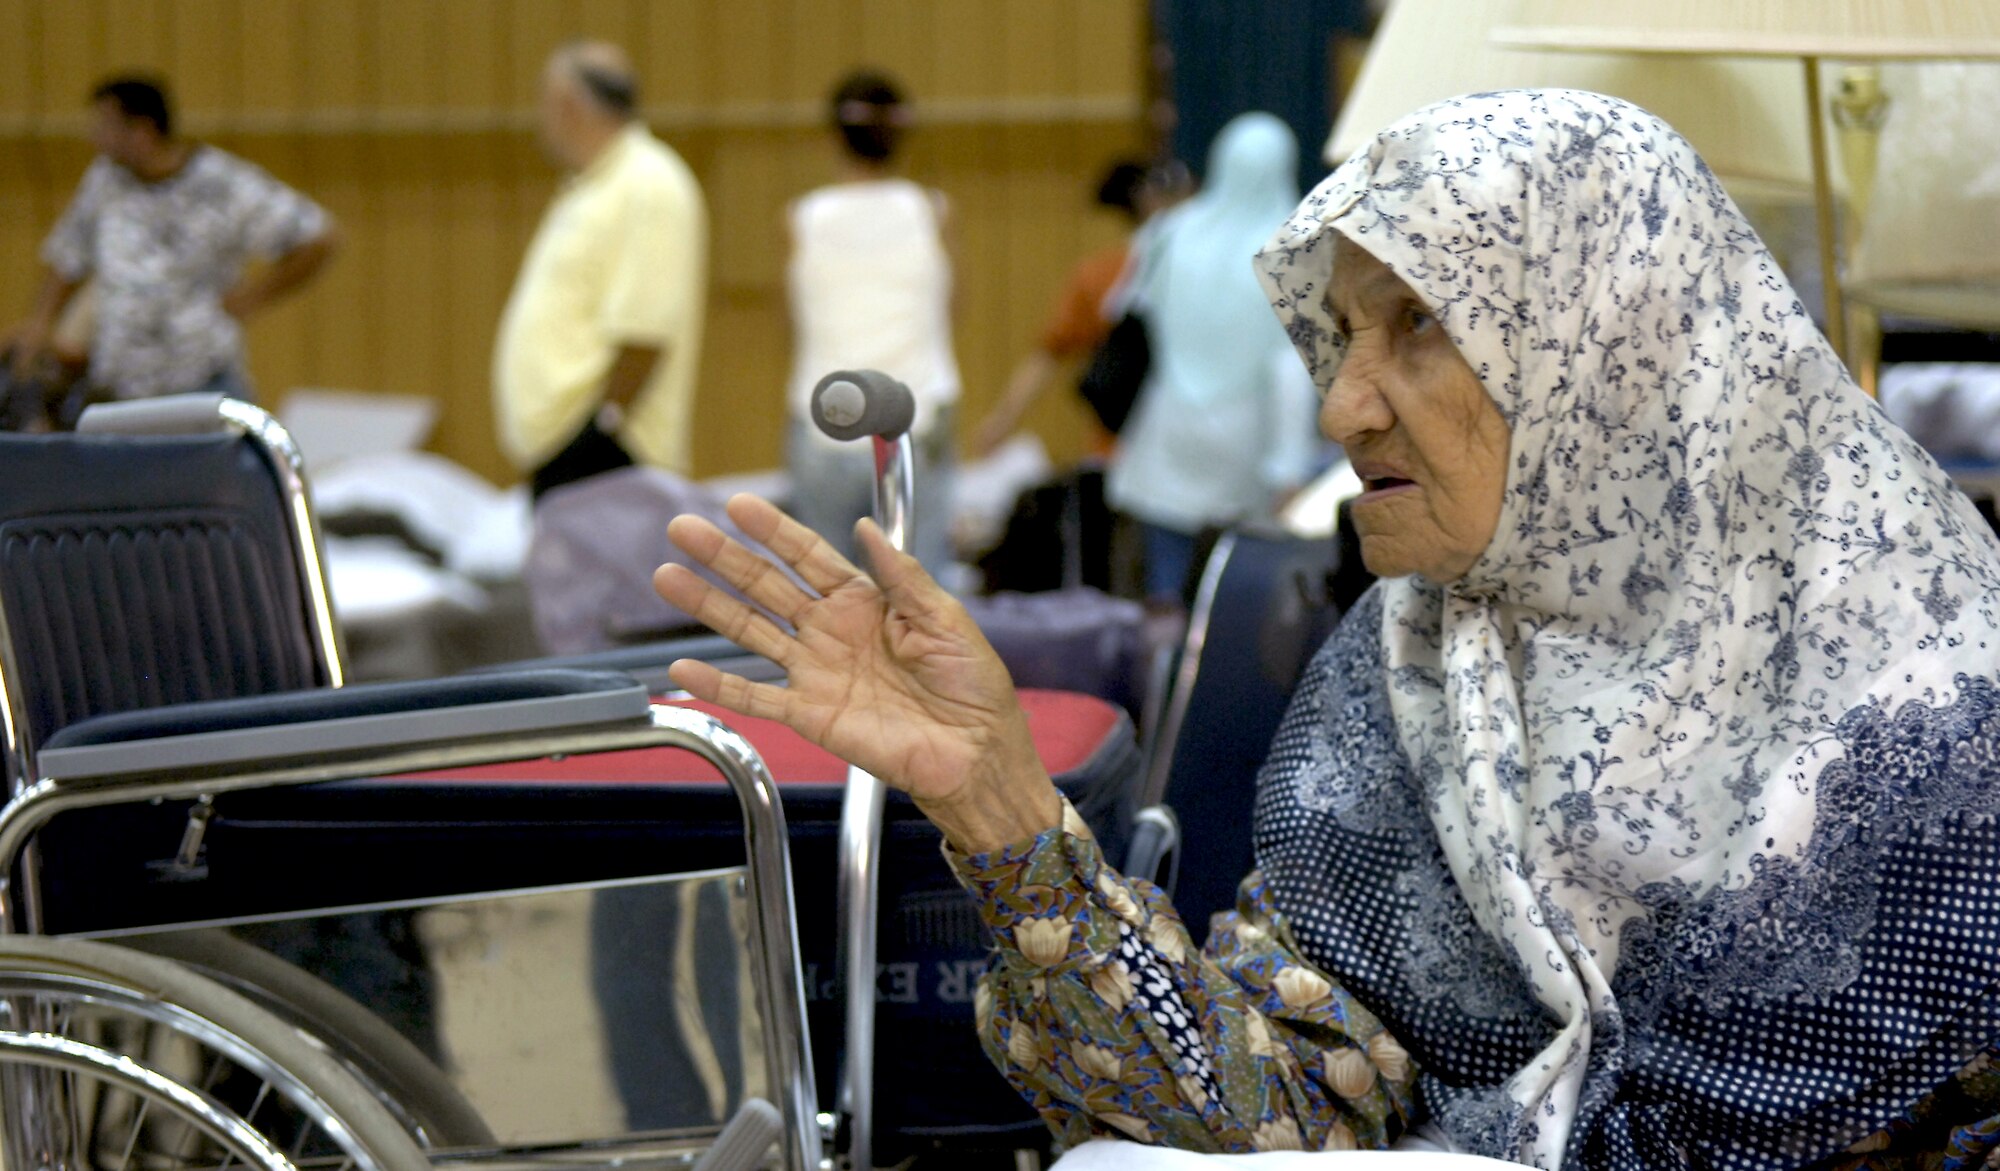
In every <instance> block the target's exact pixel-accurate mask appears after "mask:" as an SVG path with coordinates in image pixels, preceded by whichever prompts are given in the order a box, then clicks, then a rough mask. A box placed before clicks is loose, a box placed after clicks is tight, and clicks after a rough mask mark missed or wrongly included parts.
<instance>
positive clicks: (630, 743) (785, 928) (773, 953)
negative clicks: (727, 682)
mask: <svg viewBox="0 0 2000 1171" xmlns="http://www.w3.org/2000/svg"><path fill="white" fill-rule="evenodd" d="M657 747H668V748H679V749H684V750H686V751H689V752H693V753H695V754H696V755H697V756H700V757H701V758H702V759H704V760H706V761H708V762H709V763H710V764H712V765H714V766H715V768H716V769H717V771H719V772H721V773H722V775H723V778H724V779H725V780H726V781H727V782H728V784H729V787H730V789H731V791H732V792H734V793H735V794H736V797H737V800H738V802H739V803H740V804H741V805H742V808H743V841H744V849H745V852H746V854H747V855H748V861H749V872H750V887H751V899H750V904H751V908H752V913H751V916H750V939H749V946H750V947H752V948H753V949H754V950H755V951H756V953H757V961H756V962H757V963H758V965H759V967H760V969H761V973H760V974H761V979H760V980H759V981H758V989H757V996H758V1010H759V1012H760V1013H761V1014H762V1017H763V1020H764V1022H765V1028H764V1030H763V1037H764V1050H765V1052H764V1058H765V1062H766V1066H767V1068H768V1069H769V1070H770V1075H771V1079H772V1086H773V1089H774V1092H776V1093H777V1096H778V1097H779V1099H780V1101H779V1110H780V1112H781V1113H782V1114H783V1116H784V1120H785V1165H786V1166H787V1167H789V1168H791V1169H792V1171H814V1169H816V1168H818V1167H819V1166H820V1163H821V1159H822V1149H821V1148H822V1141H823V1140H822V1134H821V1127H820V1123H819V1120H818V1114H817V1111H818V1104H817V1096H816V1090H815V1086H814V1082H813V1070H812V1041H811V1038H810V1037H809V1036H808V1034H807V1032H806V1016H805V983H804V980H803V978H802V975H801V969H800V966H799V958H798V950H797V919H796V915H795V913H794V910H793V906H792V884H791V858H790V855H789V853H788V851H787V849H786V842H787V838H786V833H785V814H784V809H783V807H782V806H781V805H780V804H779V802H778V792H777V786H776V784H775V783H774V782H773V781H772V779H771V774H770V772H769V771H768V770H767V769H766V768H765V767H764V762H763V760H762V759H761V758H759V757H758V756H757V753H756V750H755V749H754V748H752V747H751V746H750V742H749V741H748V740H745V739H744V738H743V737H742V736H740V735H739V734H737V733H736V732H735V731H733V730H731V729H730V728H729V727H727V726H726V725H724V724H723V723H722V722H721V721H719V720H717V719H715V718H713V717H711V716H707V715H704V714H702V713H700V712H696V711H690V710H688V709H684V708H675V707H668V706H665V705H660V704H655V705H653V706H652V708H651V710H650V713H649V715H648V717H647V718H646V719H645V720H644V721H643V722H623V721H621V722H619V723H614V724H607V725H600V726H598V727H595V728H581V729H570V730H557V731H543V732H533V733H527V734H512V735H503V736H492V737H486V738H482V739H480V740H476V741H470V742H457V743H443V744H420V745H415V746H411V747H400V748H394V749H391V750H388V751H380V750H376V751H369V750H357V751H355V752H353V753H349V754H341V755H340V756H338V757H335V758H331V759H329V758H325V757H322V758H321V759H318V760H315V761H312V762H310V763H273V764H272V765H270V766H268V767H263V768H258V769H256V770H254V771H246V772H236V773H232V772H228V771H225V770H193V771H189V770H177V771H175V772H173V773H161V774H144V773H140V774H126V775H123V776H120V777H119V778H117V779H116V780H100V779H94V778H88V777H81V778H77V777H72V778H64V779H62V780H55V779H50V778H42V779H40V780H38V781H36V782H35V783H34V784H33V785H30V786H28V787H27V788H26V789H25V790H24V791H23V792H21V793H20V794H19V795H17V796H16V797H14V799H13V800H11V801H9V802H8V803H7V804H6V806H5V807H4V808H0V933H13V932H16V931H18V930H19V928H18V926H17V924H18V922H19V920H20V919H21V916H20V915H19V914H18V908H17V907H16V905H15V903H16V901H17V900H16V898H15V891H14V889H13V888H14V877H13V876H14V874H15V866H16V864H17V863H19V862H20V861H21V855H22V852H23V847H24V846H25V845H26V844H27V842H28V841H29V840H30V839H31V838H32V837H33V836H34V834H35V833H36V831H38V830H39V829H41V828H42V827H43V826H44V825H46V824H47V823H48V822H49V820H50V819H51V818H53V817H55V816H56V815H57V814H60V813H64V812H67V811H69V810H73V809H88V808H96V807H101V806H106V805H117V804H125V803H128V802H140V801H154V800H177V799H184V798H191V797H199V796H202V795H215V794H220V793H230V792H237V791H241V790H245V789H260V788H273V787H280V786H291V785H309V784H314V783H317V782H321V781H336V780H348V779H352V778H355V777H364V776H377V775H393V774H401V773H414V772H427V771H433V770H438V769H452V768H466V767H471V766H474V765H482V764H495V763H499V762H502V761H509V760H527V759H535V758H539V757H548V756H561V755H572V754H574V755H581V754H585V753H597V752H616V751H621V750H626V749H634V748H657ZM870 986H871V988H872V986H873V985H872V981H871V984H870ZM786 1038H792V1041H791V1042H790V1043H788V1042H787V1040H786Z"/></svg>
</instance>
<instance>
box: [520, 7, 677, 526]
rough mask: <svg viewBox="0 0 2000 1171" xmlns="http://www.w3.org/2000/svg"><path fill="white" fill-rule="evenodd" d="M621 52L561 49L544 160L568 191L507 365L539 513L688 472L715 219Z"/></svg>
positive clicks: (527, 287) (553, 210) (551, 79)
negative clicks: (566, 501) (555, 496)
mask: <svg viewBox="0 0 2000 1171" xmlns="http://www.w3.org/2000/svg"><path fill="white" fill-rule="evenodd" d="M637 110H638V83H637V81H636V79H635V78H634V76H633V73H632V67H631V64H630V62H629V61H628V60H627V59H626V57H625V54H624V53H623V52H622V51H620V50H619V49H618V48H617V47H616V46H614V45H608V44H603V43H579V44H572V45H566V46H564V47H563V48H561V49H558V50H557V51H556V53H555V55H554V56H552V57H551V58H550V59H549V64H548V68H547V70H546V71H545V72H544V74H543V79H542V102H541V119H542V145H543V148H544V149H545V150H546V151H547V153H548V155H549V157H550V159H551V160H552V161H554V162H555V163H556V164H557V165H558V166H560V167H562V168H563V169H564V170H565V171H567V172H569V177H568V179H567V180H566V181H565V182H564V184H563V187H562V189H561V190H560V191H558V192H557V194H556V197H555V199H554V201H553V202H551V203H550V205H549V209H548V211H547V212H546V213H545V214H544V215H543V217H542V223H541V227H540V228H538V229H537V230H536V232H535V239H534V242H533V243H531V244H530V245H529V246H528V254H527V257H526V258H525V259H524V260H523V261H522V264H521V272H520V275H519V276H518V277H516V278H515V282H514V292H513V295H512V296H510V297H509V298H508V301H507V309H506V311H505V313H504V314H502V316H501V319H500V334H499V337H498V339H497V340H496V342H495V345H494V352H493V397H494V414H495V417H496V418H497V420H498V423H499V431H500V445H501V447H502V448H503V449H504V450H505V451H506V453H507V456H508V458H509V459H511V460H513V461H514V463H515V465H516V466H517V467H519V468H520V469H521V470H522V471H523V472H526V473H528V475H529V479H530V485H531V488H532V490H533V492H534V494H535V496H536V497H537V498H539V497H540V496H541V495H542V494H543V493H545V492H548V491H549V490H551V489H553V488H556V487H559V486H561V485H563V484H567V483H572V482H574V481H576V480H581V479H586V478H588V477H590V476H594V475H597V474H598V473H600V472H608V471H611V470H613V469H615V468H620V467H625V466H627V465H629V464H632V463H634V462H639V463H645V464H650V465H653V466H656V467H663V468H668V469H671V470H673V471H677V472H681V473H683V474H685V473H686V472H688V470H689V455H688V427H689V419H690V415H691V413H692V410H693V406H694V382H695V373H696V370H697V368H698V367H699V365H700V360H701V328H702V313H703V300H704V293H705V286H706V282H707V274H708V213H707V210H706V208H705V207H704V205H703V202H702V195H701V187H700V185H699V184H698V183H696V182H695V178H694V173H693V172H692V171H690V170H689V169H688V166H687V164H686V163H685V162H683V161H682V160H681V157H680V156H679V155H677V154H675V153H674V151H673V150H672V149H671V148H670V147H668V146H667V145H666V144H665V143H662V142H661V141H660V140H658V139H656V138H654V137H653V136H652V134H651V133H650V132H648V131H647V129H646V127H645V125H644V124H643V123H641V122H640V121H639V119H638V116H637Z"/></svg>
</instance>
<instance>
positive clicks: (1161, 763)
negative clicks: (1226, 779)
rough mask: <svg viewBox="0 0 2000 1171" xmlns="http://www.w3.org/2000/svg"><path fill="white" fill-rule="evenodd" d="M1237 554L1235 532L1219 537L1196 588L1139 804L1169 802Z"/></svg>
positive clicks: (1148, 753)
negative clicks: (1178, 752) (1205, 653)
mask: <svg viewBox="0 0 2000 1171" xmlns="http://www.w3.org/2000/svg"><path fill="white" fill-rule="evenodd" d="M1235 552H1236V532H1235V530H1233V529H1232V530H1229V531H1227V532H1224V533H1223V534H1222V535H1221V536H1220V537H1218V538H1216V542H1215V547H1214V548H1213V549H1211V550H1209V554H1208V561H1207V562H1206V563H1204V564H1203V566H1202V570H1201V584H1200V585H1198V586H1196V587H1195V591H1194V608H1193V609H1191V610H1190V611H1189V612H1188V624H1187V634H1186V635H1185V636H1184V637H1183V639H1182V642H1181V658H1180V662H1179V663H1178V664H1177V665H1176V666H1175V668H1174V674H1173V681H1172V683H1171V685H1170V686H1169V687H1168V689H1167V708H1166V711H1165V712H1163V713H1161V716H1160V723H1159V726H1158V727H1157V728H1155V729H1153V735H1152V739H1151V741H1150V742H1149V743H1148V744H1147V745H1146V776H1145V781H1144V784H1143V785H1142V786H1141V788H1140V790H1139V804H1141V805H1147V806H1150V805H1158V804H1161V803H1162V802H1164V801H1165V800H1166V799H1167V781H1168V780H1169V779H1170V778H1171V777H1172V776H1173V769H1174V746H1175V744H1176V742H1178V741H1179V740H1180V738H1181V726H1182V725H1183V724H1185V723H1187V711H1188V699H1189V697H1190V696H1192V695H1193V694H1194V681H1195V677H1196V676H1198V675H1200V674H1201V652H1202V648H1203V647H1204V646H1206V645H1207V642H1208V624H1209V621H1210V619H1211V618H1212V617H1213V615H1214V614H1215V595H1216V594H1217V593H1219V592H1221V590H1222V575H1223V573H1224V572H1226V571H1227V570H1228V568H1229V558H1230V556H1231V555H1232V554H1234V553H1235Z"/></svg>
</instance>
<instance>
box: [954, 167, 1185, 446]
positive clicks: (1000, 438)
mask: <svg viewBox="0 0 2000 1171" xmlns="http://www.w3.org/2000/svg"><path fill="white" fill-rule="evenodd" d="M1175 173H1179V172H1175ZM1165 174H1166V172H1164V171H1163V173H1162V175H1161V176H1157V177H1156V176H1155V175H1153V174H1150V173H1149V172H1148V171H1147V169H1146V167H1145V166H1143V165H1142V164H1140V163H1136V162H1133V161H1131V160H1129V159H1126V160H1121V161H1119V162H1116V163H1113V164H1112V165H1111V168H1110V169H1109V170H1107V171H1106V172H1105V173H1104V177H1103V178H1102V179H1101V180H1099V181H1098V185H1097V203H1098V204H1099V206H1102V207H1107V208H1111V209H1113V210H1115V211H1118V212H1122V213H1123V214H1124V216H1125V218H1126V220H1127V222H1128V224H1129V225H1130V226H1131V227H1133V228H1137V227H1139V226H1140V225H1142V224H1144V223H1145V222H1146V220H1147V219H1148V218H1150V217H1151V216H1152V214H1153V213H1154V212H1155V211H1157V210H1159V208H1160V207H1161V206H1163V205H1164V203H1165V202H1169V201H1171V200H1172V199H1173V198H1174V197H1175V196H1176V195H1177V194H1178V192H1177V191H1176V190H1175V189H1174V188H1173V187H1172V186H1170V185H1169V184H1168V183H1166V182H1163V181H1161V180H1162V179H1163V178H1164V176H1165ZM1130 257H1131V242H1130V241H1129V240H1121V241H1119V242H1118V243H1116V244H1109V245H1106V246H1105V247H1102V248H1099V249H1097V250H1096V251H1095V252H1092V253H1090V254H1089V255H1087V256H1085V257H1084V258H1083V259H1081V260H1079V261H1077V262H1076V265H1075V267H1073V268H1071V269H1070V270H1069V276H1068V278H1067V279H1065V280H1064V281H1063V287H1062V291H1061V292H1060V293H1058V294H1057V296H1056V303H1055V307H1054V309H1053V310H1052V311H1051V312H1050V314H1049V318H1048V323H1047V324H1046V325H1045V326H1043V328H1042V336H1041V338H1040V339H1039V341H1038V342H1037V344H1036V346H1035V348H1034V349H1033V350H1031V351H1029V352H1028V354H1027V356H1026V357H1024V358H1022V359H1021V361H1020V362H1019V363H1018V364H1017V365H1016V366H1015V367H1014V371H1013V373H1012V374H1010V375H1009V376H1008V378H1007V388H1006V390H1005V391H1003V392H1002V393H1001V396H1000V401H999V402H998V403H997V404H995V405H994V407H993V410H992V411H991V412H990V413H989V414H988V415H987V416H986V418H985V420H984V421H983V422H981V423H980V425H979V432H978V434H977V435H976V436H975V437H974V439H973V444H972V449H973V454H974V455H975V456H986V455H990V454H992V452H993V451H994V449H995V448H998V447H999V446H1000V445H1001V444H1002V443H1005V442H1006V441H1007V439H1008V437H1009V436H1011V435H1013V434H1014V432H1015V430H1016V429H1017V428H1018V427H1020V425H1021V417H1022V416H1023V415H1025V414H1026V413H1027V411H1028V408H1029V407H1031V406H1033V405H1034V404H1035V400H1036V399H1038V398H1040V397H1041V395H1042V392H1043V391H1045V390H1047V389H1048V388H1049V386H1050V385H1051V384H1052V383H1054V382H1055V380H1056V376H1057V375H1058V374H1060V373H1061V372H1062V369H1063V364H1064V363H1066V362H1069V361H1072V360H1074V359H1078V358H1083V357H1087V356H1089V354H1090V353H1091V351H1093V350H1095V349H1096V348H1097V347H1098V346H1099V345H1101V344H1103V342H1104V338H1105V335H1106V334H1108V333H1110V332H1111V324H1112V323H1111V321H1110V319H1109V318H1107V317H1106V316H1105V312H1104V307H1105V302H1106V300H1107V299H1108V298H1109V296H1110V294H1111V291H1112V289H1113V288H1114V287H1116V286H1117V284H1118V278H1119V277H1121V276H1122V275H1124V273H1125V268H1126V264H1127V262H1128V260H1129V259H1130ZM1111 439H1112V435H1111V432H1110V430H1109V429H1107V428H1105V427H1104V426H1103V425H1102V424H1101V423H1096V422H1094V423H1093V433H1092V435H1091V437H1090V442H1089V445H1088V446H1089V450H1090V451H1091V452H1092V453H1093V454H1095V455H1100V456H1101V455H1108V454H1109V453H1110V451H1111Z"/></svg>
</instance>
